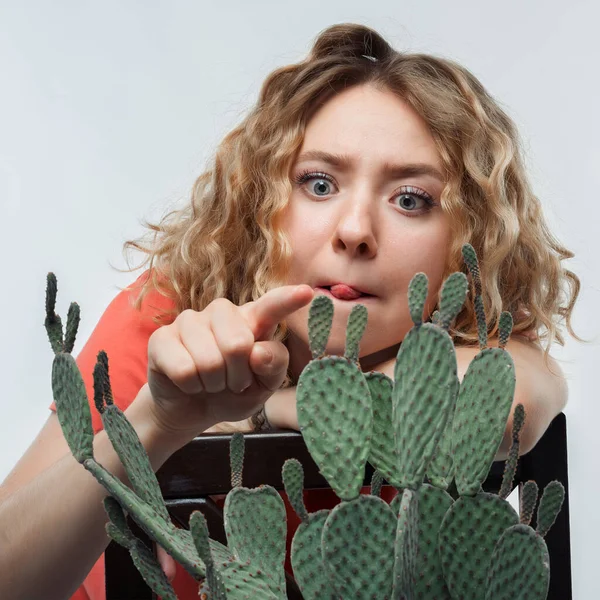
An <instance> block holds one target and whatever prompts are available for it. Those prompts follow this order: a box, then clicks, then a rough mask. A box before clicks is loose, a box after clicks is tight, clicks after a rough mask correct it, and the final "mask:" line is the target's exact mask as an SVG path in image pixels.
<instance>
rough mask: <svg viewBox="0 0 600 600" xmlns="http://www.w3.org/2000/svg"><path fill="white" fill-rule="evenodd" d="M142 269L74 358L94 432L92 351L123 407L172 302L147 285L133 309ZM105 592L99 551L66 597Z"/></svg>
mask: <svg viewBox="0 0 600 600" xmlns="http://www.w3.org/2000/svg"><path fill="white" fill-rule="evenodd" d="M148 274H149V271H145V272H144V273H143V274H142V275H140V277H138V279H137V280H136V281H135V283H134V284H132V285H131V286H129V287H128V288H126V289H125V290H123V291H122V292H119V294H118V295H117V296H116V297H115V298H114V299H113V300H112V302H111V303H110V304H109V305H108V307H107V308H106V310H105V311H104V313H103V314H102V316H101V317H100V320H99V321H98V324H97V325H96V327H95V329H94V330H93V332H92V334H91V336H90V338H89V339H88V341H87V342H86V344H85V345H84V347H83V348H82V350H81V352H80V353H79V355H78V356H77V358H76V362H77V366H78V367H79V369H80V371H81V374H82V377H83V381H84V383H85V388H86V391H87V396H88V399H89V402H90V408H91V413H92V425H93V429H94V433H97V432H98V431H100V430H101V429H102V428H103V425H102V420H101V418H100V415H99V413H98V411H97V410H96V407H95V405H94V383H93V371H94V366H95V364H96V360H97V355H98V352H99V351H100V350H104V351H105V352H106V354H107V355H108V361H109V363H108V366H109V375H110V382H111V388H112V392H113V399H114V403H115V404H116V405H117V406H118V407H119V408H120V409H121V410H125V409H126V408H127V407H128V406H129V405H130V404H131V403H132V402H133V400H134V399H135V397H136V396H137V394H138V392H139V390H140V388H141V387H142V386H143V385H144V384H145V383H146V381H147V368H148V340H149V338H150V336H151V335H152V333H153V332H154V331H155V330H156V329H158V325H156V324H155V323H154V322H153V321H152V317H153V316H155V315H156V314H157V312H158V310H165V309H166V310H171V309H173V308H174V304H173V301H172V300H170V299H168V298H165V297H164V296H162V295H161V294H159V293H158V292H156V291H155V290H152V291H151V292H149V293H148V294H147V295H146V297H145V298H144V301H143V303H142V307H141V311H137V310H135V308H134V307H133V301H134V300H135V298H136V297H137V293H136V291H135V290H137V289H139V287H138V286H140V285H141V284H142V283H143V282H144V281H145V279H146V277H147V276H148ZM132 288H135V290H134V289H132ZM50 409H51V410H53V411H56V406H55V404H54V402H53V403H52V404H51V405H50ZM368 491H369V488H367V487H365V488H363V489H362V493H368ZM280 493H281V497H282V499H283V501H284V504H285V508H286V514H287V522H288V536H287V555H286V562H285V567H286V570H287V571H288V572H290V573H291V572H292V569H291V564H290V556H289V553H290V546H291V541H292V538H293V536H294V533H295V531H296V528H297V527H298V525H299V524H300V520H299V518H298V516H297V515H296V513H295V512H294V510H293V508H292V507H291V505H290V504H289V502H288V499H287V495H286V494H285V492H283V491H282V492H280ZM395 494H396V490H395V489H394V488H392V487H389V486H384V487H383V489H382V498H384V499H385V500H386V501H387V502H390V501H391V500H392V498H393V497H394V496H395ZM304 496H305V498H304V499H305V504H306V508H307V510H308V511H309V512H313V511H316V510H320V509H323V508H333V507H334V506H335V505H336V504H338V502H339V498H338V497H337V496H336V495H335V493H334V492H333V491H332V490H330V489H323V490H309V491H307V492H305V494H304ZM214 500H215V501H216V502H217V504H219V505H220V506H221V508H222V507H223V504H224V496H215V497H214ZM176 567H177V568H176V574H175V578H174V579H173V581H172V582H171V584H172V586H173V589H174V590H175V593H176V595H177V597H178V598H179V599H180V600H187V599H189V600H192V599H197V598H198V587H199V584H198V582H197V581H196V580H195V579H194V578H193V577H192V576H191V575H189V574H188V573H187V571H185V570H184V569H183V567H181V565H179V564H178V563H177V564H176ZM105 592H106V590H105V583H104V554H102V556H100V558H99V559H98V561H97V562H96V564H95V565H94V566H93V567H92V570H91V571H90V572H89V574H88V576H87V577H86V579H85V581H84V582H83V584H82V586H81V587H80V588H79V589H78V590H77V592H76V593H75V595H73V596H72V597H71V600H106V593H105Z"/></svg>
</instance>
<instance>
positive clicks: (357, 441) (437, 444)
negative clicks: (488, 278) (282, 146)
mask: <svg viewBox="0 0 600 600" xmlns="http://www.w3.org/2000/svg"><path fill="white" fill-rule="evenodd" d="M463 257H464V260H465V263H466V265H467V269H468V272H469V273H470V275H471V279H472V283H473V286H474V292H475V296H474V306H475V313H476V317H477V330H478V341H479V347H480V351H479V353H478V354H477V356H476V357H475V358H474V359H473V361H472V362H471V364H470V365H469V368H468V370H467V372H466V374H465V377H464V379H463V381H462V382H459V380H458V376H457V363H456V352H455V350H454V345H453V344H452V339H451V337H450V335H449V334H448V329H449V327H450V324H451V323H452V321H453V319H454V318H455V317H456V315H457V314H458V313H459V312H460V310H461V308H462V306H463V304H464V302H465V298H466V295H467V291H468V287H469V283H468V279H467V277H466V275H465V274H463V273H453V274H452V275H450V276H449V277H448V279H446V281H445V282H444V284H443V286H442V289H441V293H440V302H439V310H437V311H436V312H435V313H434V314H433V315H432V319H431V322H430V323H427V322H423V312H424V305H425V299H426V298H427V292H428V280H427V277H426V276H425V274H424V273H417V274H416V275H415V276H414V277H413V279H412V280H411V282H410V285H409V293H408V305H409V312H410V315H411V318H412V321H413V323H414V326H413V328H412V329H411V330H410V331H409V332H408V333H407V334H406V336H405V337H404V340H403V341H402V344H401V346H400V348H399V350H398V354H397V356H396V364H395V369H394V379H393V380H392V379H391V378H389V377H387V376H386V375H383V374H382V373H377V372H371V373H366V374H365V373H363V372H362V370H361V368H360V363H359V360H358V356H359V344H360V339H361V337H362V335H363V333H364V330H365V328H366V324H367V311H366V308H365V307H364V306H362V305H360V304H357V305H355V306H354V307H353V309H352V311H351V312H350V316H349V318H348V323H347V330H346V347H345V351H344V356H329V355H326V354H325V350H326V347H327V342H328V339H329V333H330V330H331V324H332V319H333V313H334V307H333V302H332V301H331V300H330V299H329V298H328V297H326V296H324V295H319V296H317V297H316V298H314V299H313V301H312V304H311V306H310V309H309V341H310V350H311V353H312V360H311V361H310V362H309V364H308V365H307V366H306V367H305V369H304V370H303V372H302V374H301V376H300V379H299V382H298V388H297V407H298V421H299V424H300V429H301V432H302V435H303V436H304V439H305V442H306V445H307V447H308V449H309V451H310V453H311V455H312V456H313V458H314V460H315V462H316V463H317V465H318V467H319V470H320V472H321V473H322V474H323V476H324V477H325V478H326V479H327V481H328V482H329V484H330V485H331V487H332V489H333V490H334V491H335V492H336V494H337V495H338V497H339V498H340V502H339V504H338V505H336V506H335V507H334V508H333V509H331V510H320V511H317V512H315V513H308V512H307V510H306V507H305V505H304V502H303V497H302V494H303V484H304V473H303V469H302V465H301V464H300V463H299V462H298V461H297V460H295V459H290V460H287V461H286V462H285V463H284V465H283V469H282V478H283V483H284V487H285V491H286V493H287V496H288V498H289V500H290V504H291V505H292V507H293V508H294V510H295V511H296V513H297V514H298V516H299V517H300V519H301V523H300V526H299V527H298V529H297V531H296V533H295V535H294V538H293V540H292V548H291V563H292V568H293V571H294V576H295V578H296V582H297V584H298V586H299V588H300V590H301V591H302V594H303V597H304V598H306V599H307V600H339V599H340V598H341V599H344V600H346V599H348V600H350V598H391V599H394V600H450V599H452V600H455V599H458V598H460V599H461V600H492V599H499V600H504V599H505V598H506V599H508V598H511V599H525V598H527V599H530V598H531V599H534V600H537V599H540V600H542V599H543V598H545V597H546V595H547V590H548V583H549V561H548V551H547V548H546V544H545V541H544V539H543V538H544V536H545V535H546V533H547V532H548V530H549V528H550V527H551V526H552V524H553V523H554V521H555V519H556V516H557V514H558V512H559V511H560V509H561V506H562V503H563V499H564V489H563V487H562V485H561V484H560V483H559V482H551V483H550V484H549V485H548V486H547V487H546V489H545V490H544V493H543V495H542V499H541V501H540V506H539V508H538V514H537V526H536V529H533V528H532V527H531V526H530V525H529V524H530V522H531V520H532V516H533V513H534V510H535V505H536V502H537V496H538V489H537V485H536V484H535V482H533V481H531V482H527V483H526V484H525V486H523V489H522V493H521V506H520V515H519V514H517V513H516V512H515V511H514V509H513V508H512V507H511V506H510V504H508V502H507V501H506V498H507V496H508V495H509V493H510V491H511V490H512V485H513V479H514V474H515V470H516V467H517V462H518V455H519V439H520V432H521V429H522V426H523V423H524V421H525V418H526V415H525V411H524V408H523V406H522V405H520V404H518V405H517V406H516V407H515V410H514V413H513V431H512V433H513V435H512V445H511V448H510V451H509V456H508V459H507V461H506V465H505V472H504V477H503V481H502V486H501V488H500V490H499V492H498V494H490V493H485V492H483V491H482V483H483V481H485V479H486V477H487V475H488V473H489V469H490V467H491V464H492V462H493V460H494V457H495V455H496V453H497V451H498V448H499V445H500V443H501V441H502V438H503V434H504V430H505V425H506V423H507V420H508V417H509V415H510V411H511V407H512V404H513V397H514V389H515V374H514V364H513V362H512V359H511V357H510V355H509V354H508V353H507V352H506V350H505V345H506V343H507V341H508V339H509V338H510V334H511V331H512V318H511V315H510V314H509V313H507V312H503V313H502V314H501V315H500V319H499V324H498V328H499V345H498V348H488V347H487V335H488V334H487V322H486V318H485V311H484V307H483V301H482V295H481V280H480V276H479V265H478V262H477V256H476V254H475V251H474V249H473V248H472V246H470V245H469V244H466V245H465V246H463ZM47 283H48V285H47V295H46V321H45V327H46V330H47V333H48V337H49V340H50V344H51V347H52V349H53V351H54V353H55V357H54V363H53V368H52V388H53V394H54V399H55V402H56V406H57V413H58V418H59V422H60V425H61V428H62V430H63V433H64V434H65V438H66V439H67V442H68V444H69V448H70V450H71V452H72V454H73V455H74V456H75V458H76V459H77V460H78V462H80V463H81V464H82V465H83V466H84V468H86V469H87V470H88V471H89V472H90V473H91V474H92V475H93V476H94V477H96V479H97V480H98V481H99V482H100V483H101V484H102V485H103V486H104V487H105V488H106V489H107V491H108V493H109V496H108V497H107V498H106V499H105V500H104V507H105V510H106V512H107V514H108V515H109V523H107V526H106V529H107V532H108V534H109V535H110V537H111V538H112V539H113V540H115V541H116V542H117V543H119V544H121V545H122V546H124V547H125V548H127V549H128V550H129V552H130V554H131V556H132V559H133V561H134V564H135V565H136V567H137V568H138V569H139V571H140V573H141V574H142V576H143V577H144V579H145V581H146V582H147V583H148V585H149V586H150V587H151V588H152V589H153V590H154V592H155V593H156V594H159V595H160V596H161V597H163V598H175V594H174V592H173V589H172V588H171V586H170V584H169V582H168V581H167V579H166V577H165V576H164V573H162V570H161V568H160V565H159V564H158V562H157V560H156V558H155V557H154V556H153V555H152V553H151V551H150V550H149V549H148V548H147V547H146V546H145V545H144V544H143V543H142V542H141V540H139V539H137V538H136V537H135V535H134V534H133V533H132V531H131V530H130V529H129V527H128V526H127V522H126V519H125V513H127V514H128V515H129V516H130V517H131V518H132V519H133V520H134V521H135V522H136V523H137V524H138V525H139V526H140V527H141V528H142V530H143V531H145V532H146V534H147V535H148V536H149V537H150V538H151V539H153V540H155V541H156V542H157V543H158V544H159V545H161V546H162V547H163V548H164V549H165V550H166V551H167V552H168V553H169V554H170V555H171V556H173V557H174V558H175V560H177V561H178V562H179V563H180V564H181V565H183V567H184V568H185V569H186V570H187V571H188V572H189V573H190V574H191V575H192V576H193V577H195V578H196V579H197V580H198V582H199V592H200V597H202V598H206V599H210V600H241V599H242V598H261V599H263V598H264V599H267V600H269V599H270V600H281V599H282V598H285V597H286V596H285V573H284V569H283V565H284V560H285V541H286V517H285V510H284V506H283V502H282V500H281V497H280V495H279V494H278V492H277V491H276V490H275V489H274V488H272V487H270V486H259V487H258V488H255V489H247V488H244V487H242V481H243V462H244V437H243V435H242V434H239V433H238V434H234V435H233V436H232V438H231V444H230V458H231V482H232V483H231V485H232V489H231V491H230V492H229V494H228V495H227V498H226V502H225V508H224V524H225V531H226V534H227V546H223V545H221V544H219V543H218V542H216V541H214V540H212V539H210V537H209V535H208V529H207V526H206V521H205V519H204V517H203V515H202V514H201V513H200V512H197V511H196V512H194V513H193V514H192V516H191V518H190V530H189V531H188V530H183V529H177V528H175V526H174V525H173V524H172V523H171V520H170V518H169V513H168V510H167V507H166V505H165V503H164V500H163V498H162V495H161V492H160V487H159V485H158V482H157V480H156V476H155V475H154V472H153V470H152V467H151V465H150V462H149V460H148V457H147V454H146V452H145V450H144V448H143V446H142V444H141V442H140V440H139V438H138V437H137V434H136V432H135V430H134V429H133V427H132V426H131V425H130V424H129V422H128V421H127V419H126V417H125V415H124V414H123V413H122V412H121V411H120V410H119V408H118V407H116V406H115V405H114V404H113V399H112V391H111V388H110V378H109V368H108V366H109V365H108V356H107V355H106V353H104V352H103V351H101V352H100V353H99V354H98V361H97V364H96V367H95V369H94V374H93V375H94V405H95V407H96V410H98V412H99V413H100V415H101V417H102V422H103V424H104V428H105V429H106V431H107V435H108V437H109V439H110V441H111V443H112V445H113V446H114V448H115V450H116V452H117V454H118V456H119V458H120V460H121V462H122V463H123V466H124V468H125V471H126V473H127V475H128V478H129V481H130V483H131V487H128V486H126V485H124V484H123V483H122V482H121V481H120V480H119V479H117V478H116V477H114V476H113V475H112V474H110V473H109V472H108V471H106V470H105V469H104V468H103V467H102V466H101V465H99V464H98V463H97V462H96V461H95V459H94V453H93V445H92V441H93V431H92V426H91V413H90V408H89V403H88V399H87V396H86V391H85V386H84V384H83V380H82V377H81V373H80V372H79V369H78V367H77V365H76V362H75V360H74V359H73V357H72V356H71V354H70V353H71V351H72V348H73V344H74V341H75V336H76V333H77V327H78V323H79V308H78V306H77V305H76V304H75V303H72V304H71V307H70V309H69V313H68V317H67V326H66V335H63V327H62V322H61V319H60V317H59V316H58V315H57V314H56V313H55V303H56V292H57V283H56V278H55V277H54V275H53V274H52V273H50V274H48V281H47ZM367 461H368V462H370V463H371V464H372V465H373V466H374V467H375V471H374V475H373V479H372V481H371V494H361V493H360V492H361V488H362V485H363V481H364V475H365V466H366V462H367ZM384 480H385V481H386V482H387V483H388V484H390V485H392V486H393V487H395V488H396V489H397V491H398V493H397V495H396V497H395V498H394V500H393V501H392V502H391V503H390V504H389V505H388V504H387V503H386V502H385V501H384V500H382V499H381V497H380V492H381V486H382V484H383V482H384Z"/></svg>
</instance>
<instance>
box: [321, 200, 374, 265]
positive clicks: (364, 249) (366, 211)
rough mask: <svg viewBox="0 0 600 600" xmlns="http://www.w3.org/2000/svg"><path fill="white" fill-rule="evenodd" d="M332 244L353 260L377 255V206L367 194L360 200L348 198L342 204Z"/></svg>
mask: <svg viewBox="0 0 600 600" xmlns="http://www.w3.org/2000/svg"><path fill="white" fill-rule="evenodd" d="M342 204H343V206H342V207H341V211H340V215H339V217H338V222H337V226H336V228H335V231H334V233H333V238H332V244H333V247H334V249H335V250H337V251H341V252H347V253H349V254H350V255H351V256H352V257H353V258H372V257H374V256H375V255H376V254H377V241H376V234H375V227H376V223H375V219H376V217H375V215H374V212H375V211H376V206H375V204H376V203H374V202H372V201H371V200H369V199H368V198H367V196H366V193H363V194H362V195H361V197H360V198H354V199H351V198H348V199H347V202H346V201H345V202H343V203H342Z"/></svg>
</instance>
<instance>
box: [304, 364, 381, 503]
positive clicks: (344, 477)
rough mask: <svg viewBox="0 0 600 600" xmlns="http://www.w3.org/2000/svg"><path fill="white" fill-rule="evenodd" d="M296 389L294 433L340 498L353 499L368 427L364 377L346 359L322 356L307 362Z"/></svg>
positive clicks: (365, 454)
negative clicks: (297, 428) (297, 429)
mask: <svg viewBox="0 0 600 600" xmlns="http://www.w3.org/2000/svg"><path fill="white" fill-rule="evenodd" d="M296 389H297V391H296V402H297V412H298V423H299V425H300V431H301V432H302V436H303V437H304V441H305V442H306V446H307V447H308V449H309V451H310V453H311V455H312V457H313V458H314V460H315V462H316V463H317V465H318V466H319V469H320V472H321V473H322V475H323V476H324V477H325V479H327V481H328V482H329V484H330V485H331V487H332V488H333V489H334V490H335V493H336V494H337V495H338V496H339V497H340V498H342V499H343V500H351V499H353V498H356V497H357V496H358V495H359V493H360V489H361V487H362V484H363V481H364V476H365V465H366V462H367V457H368V455H369V444H370V440H371V431H372V427H373V413H372V409H371V395H370V392H369V388H368V386H367V382H366V381H365V377H364V375H363V374H362V372H361V370H360V369H359V368H358V367H357V366H356V364H354V363H352V362H350V361H349V360H347V359H346V358H342V357H339V356H326V357H324V358H322V359H316V360H312V361H311V362H310V363H308V365H307V366H306V367H305V368H304V370H303V371H302V374H301V375H300V378H299V380H298V386H297V388H296Z"/></svg>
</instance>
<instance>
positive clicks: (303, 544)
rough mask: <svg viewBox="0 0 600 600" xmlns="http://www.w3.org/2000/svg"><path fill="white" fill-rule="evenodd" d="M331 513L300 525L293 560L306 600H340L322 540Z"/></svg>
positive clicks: (322, 513) (320, 512)
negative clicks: (324, 555)
mask: <svg viewBox="0 0 600 600" xmlns="http://www.w3.org/2000/svg"><path fill="white" fill-rule="evenodd" d="M329 513H330V511H329V510H326V509H323V510H318V511H317V512H314V513H311V514H310V515H309V516H308V519H307V520H305V521H303V522H302V523H300V525H299V526H298V529H296V533H295V534H294V537H293V539H292V548H291V552H290V558H291V563H292V569H293V570H294V578H295V579H296V583H297V584H298V587H299V588H300V591H301V592H302V597H303V598H304V600H338V599H339V595H338V594H336V592H335V588H334V587H333V583H332V581H331V578H330V576H329V573H328V572H327V570H326V569H325V565H324V564H323V553H322V550H321V537H322V534H323V526H324V525H325V521H326V520H327V517H328V516H329Z"/></svg>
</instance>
